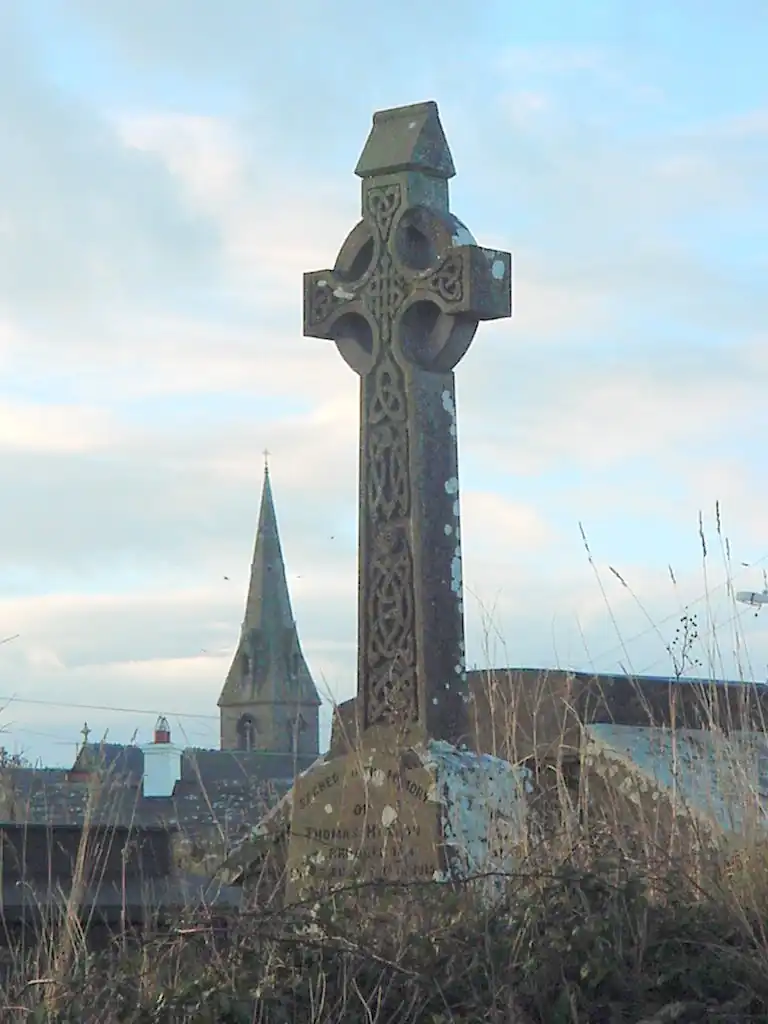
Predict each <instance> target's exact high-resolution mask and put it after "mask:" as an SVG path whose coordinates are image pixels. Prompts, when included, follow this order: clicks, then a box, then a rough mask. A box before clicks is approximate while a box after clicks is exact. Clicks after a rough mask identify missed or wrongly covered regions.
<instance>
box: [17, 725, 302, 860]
mask: <svg viewBox="0 0 768 1024" xmlns="http://www.w3.org/2000/svg"><path fill="white" fill-rule="evenodd" d="M89 747H90V748H91V749H88V748H86V750H85V751H81V753H80V754H79V755H78V758H77V760H76V762H75V765H74V766H73V770H72V771H71V772H65V771H64V772H63V771H61V770H51V769H34V768H9V769H5V770H4V771H3V772H0V786H2V787H4V790H5V794H6V796H5V801H2V800H0V807H2V804H3V802H4V803H5V805H6V806H5V809H4V810H0V821H2V820H6V821H17V822H18V821H24V822H29V823H47V824H52V823H60V824H73V825H76V824H82V823H83V822H85V821H86V820H88V821H90V822H91V823H93V824H97V823H103V824H111V825H126V826H139V825H142V826H150V825H162V826H171V827H178V828H179V829H180V830H181V831H183V832H184V833H185V834H187V835H189V836H192V837H194V836H196V835H203V834H206V833H210V831H211V828H212V827H213V828H214V829H215V830H216V831H218V832H220V833H221V834H222V838H224V839H225V841H227V840H230V839H232V838H234V837H236V836H238V835H239V834H241V833H243V832H245V831H247V830H248V829H249V828H250V827H252V826H253V825H254V824H256V823H257V822H258V821H259V820H260V819H261V817H262V816H263V814H264V813H265V812H266V810H268V809H269V808H270V807H271V806H273V804H274V803H276V802H277V800H279V799H280V797H281V796H283V794H285V793H286V792H288V790H289V789H290V787H291V785H292V784H293V779H294V778H295V776H296V775H297V774H298V773H299V772H300V771H303V770H304V769H305V768H307V767H309V765H310V764H311V763H312V760H313V759H312V758H306V757H305V758H294V757H292V756H291V755H275V756H272V755H268V754H260V753H258V752H252V753H247V752H239V751H225V750H195V749H190V750H185V751H184V753H183V756H182V771H181V779H180V780H179V781H178V782H177V783H176V786H175V788H174V792H173V796H170V797H145V796H144V795H143V792H142V787H141V779H142V776H143V765H144V756H143V754H142V751H141V750H140V748H138V747H135V746H130V745H126V746H122V745H120V744H103V745H97V744H91V745H89ZM94 764H99V765H100V767H99V768H98V770H96V771H93V770H91V771H90V772H89V773H87V772H86V770H85V769H86V768H87V767H88V765H94ZM9 794H11V795H12V800H11V803H12V811H9V809H8V795H9Z"/></svg>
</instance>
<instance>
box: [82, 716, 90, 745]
mask: <svg viewBox="0 0 768 1024" xmlns="http://www.w3.org/2000/svg"><path fill="white" fill-rule="evenodd" d="M80 735H81V736H82V737H83V748H85V747H87V746H88V737H89V736H90V735H91V730H90V729H89V728H88V723H87V722H83V728H82V729H81V730H80Z"/></svg>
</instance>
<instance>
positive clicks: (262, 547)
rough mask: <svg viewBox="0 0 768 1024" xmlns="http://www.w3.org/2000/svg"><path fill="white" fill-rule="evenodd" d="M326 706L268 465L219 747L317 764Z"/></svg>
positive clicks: (223, 704) (227, 683)
mask: <svg viewBox="0 0 768 1024" xmlns="http://www.w3.org/2000/svg"><path fill="white" fill-rule="evenodd" d="M320 704H321V701H320V697H319V696H318V692H317V689H316V687H315V684H314V682H313V680H312V676H311V674H310V671H309V668H308V666H307V662H306V660H305V658H304V653H303V651H302V649H301V643H300V642H299V634H298V630H297V629H296V622H295V620H294V617H293V611H292V610H291V599H290V595H289V593H288V583H287V581H286V574H285V563H284V561H283V552H282V549H281V546H280V536H279V534H278V530H277V516H276V515H275V504H274V501H273V498H272V485H271V483H270V479H269V469H268V468H265V470H264V489H263V491H262V496H261V510H260V513H259V526H258V530H257V533H256V545H255V547H254V552H253V563H252V565H251V579H250V584H249V587H248V598H247V600H246V605H245V616H244V618H243V625H242V628H241V630H240V640H239V642H238V645H237V650H236V651H235V657H234V659H233V661H232V667H231V668H230V670H229V672H228V674H227V678H226V681H225V683H224V688H223V689H222V691H221V696H220V697H219V708H220V715H221V749H222V750H244V751H262V752H264V753H269V754H297V755H299V756H300V757H302V758H310V759H311V760H314V759H315V758H316V757H317V755H318V753H319V750H320V715H319V713H320Z"/></svg>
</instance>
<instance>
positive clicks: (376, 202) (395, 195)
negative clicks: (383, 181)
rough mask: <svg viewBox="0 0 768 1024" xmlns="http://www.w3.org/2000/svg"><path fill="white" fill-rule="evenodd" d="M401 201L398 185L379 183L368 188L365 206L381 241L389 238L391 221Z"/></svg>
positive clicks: (401, 196)
mask: <svg viewBox="0 0 768 1024" xmlns="http://www.w3.org/2000/svg"><path fill="white" fill-rule="evenodd" d="M402 201H403V193H402V190H401V188H400V186H399V185H397V184H394V185H379V186H377V187H375V188H370V189H368V194H367V196H366V207H367V209H368V214H369V216H370V218H371V220H372V221H373V224H374V225H375V227H376V230H377V231H378V234H379V237H380V238H381V240H382V242H386V241H387V240H388V239H389V233H390V231H391V230H392V222H393V221H394V219H395V214H396V213H397V211H398V209H399V208H400V204H401V203H402Z"/></svg>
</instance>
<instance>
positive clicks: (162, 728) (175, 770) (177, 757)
mask: <svg viewBox="0 0 768 1024" xmlns="http://www.w3.org/2000/svg"><path fill="white" fill-rule="evenodd" d="M141 752H142V753H143V754H144V796H173V789H174V786H175V785H176V783H177V782H178V781H179V779H180V778H181V754H182V748H181V747H177V746H176V745H175V744H173V743H171V728H170V726H169V725H168V719H167V718H165V717H164V716H163V715H161V716H160V717H159V718H158V720H157V724H156V725H155V738H154V740H153V742H152V743H145V744H144V746H143V747H142V748H141Z"/></svg>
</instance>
